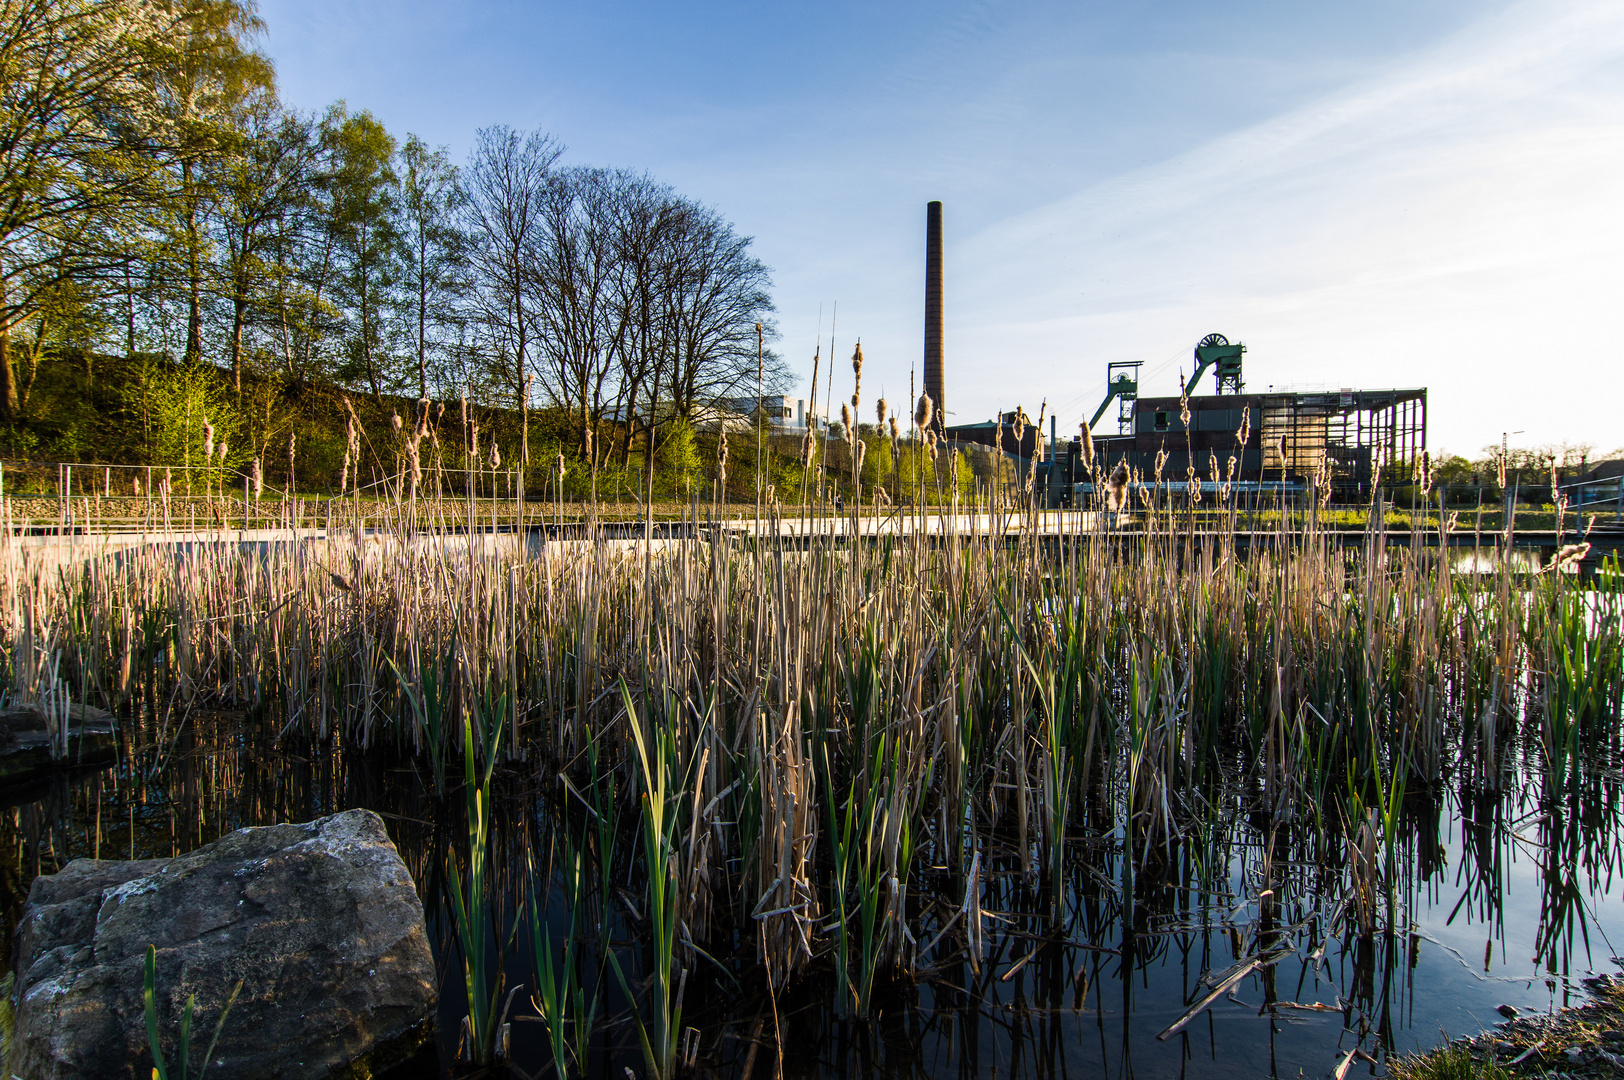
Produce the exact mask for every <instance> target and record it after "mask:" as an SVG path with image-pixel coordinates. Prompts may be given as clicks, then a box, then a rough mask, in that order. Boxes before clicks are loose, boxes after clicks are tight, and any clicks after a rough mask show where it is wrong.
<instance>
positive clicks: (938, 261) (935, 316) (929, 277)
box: [925, 202, 947, 434]
mask: <svg viewBox="0 0 1624 1080" xmlns="http://www.w3.org/2000/svg"><path fill="white" fill-rule="evenodd" d="M946 382H947V378H946V372H944V371H943V370H942V204H941V203H940V202H930V203H926V204H925V393H927V394H929V395H930V398H931V400H932V401H933V402H935V403H936V410H935V419H934V420H932V421H931V425H932V426H933V427H934V428H935V429H936V431H937V433H938V434H940V433H941V432H942V430H943V429H944V428H945V427H946V426H947V398H946V389H947V388H946V385H945V384H946Z"/></svg>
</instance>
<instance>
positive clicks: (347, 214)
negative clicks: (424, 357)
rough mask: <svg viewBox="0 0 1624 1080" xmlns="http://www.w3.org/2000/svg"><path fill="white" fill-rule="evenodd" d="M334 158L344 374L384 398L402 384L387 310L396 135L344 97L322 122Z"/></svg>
mask: <svg viewBox="0 0 1624 1080" xmlns="http://www.w3.org/2000/svg"><path fill="white" fill-rule="evenodd" d="M321 139H322V145H323V148H324V149H325V151H326V153H327V156H328V170H329V171H328V175H327V178H326V179H327V184H328V190H329V201H328V203H327V206H326V212H327V214H328V215H329V216H330V218H331V221H330V225H329V228H330V231H331V236H332V238H333V241H334V253H333V254H334V265H335V267H336V269H337V273H336V276H335V277H334V284H335V286H336V290H335V295H334V302H335V303H336V304H337V305H339V306H340V307H342V308H343V309H344V311H345V314H346V315H347V319H348V326H347V328H346V329H347V330H348V334H347V335H346V340H345V342H344V359H343V362H342V363H341V364H340V365H339V367H338V371H337V374H338V377H339V378H340V379H345V380H357V379H359V380H362V381H364V382H365V383H366V385H367V387H368V389H370V390H371V391H372V397H373V399H374V400H376V401H382V400H383V391H384V387H385V386H389V387H390V388H391V389H392V388H393V387H394V385H395V381H394V379H393V374H394V373H393V372H391V371H389V370H388V359H387V356H386V355H385V341H384V331H385V322H384V315H385V311H386V310H387V305H388V302H389V291H390V290H391V289H392V288H393V287H394V285H395V284H396V281H397V278H398V276H399V272H400V257H401V250H400V235H399V233H398V232H396V230H395V223H396V216H395V214H396V211H395V206H396V202H397V187H398V184H397V180H396V177H395V171H394V156H395V140H394V138H393V136H391V135H390V134H389V132H387V131H386V130H384V126H383V125H382V124H381V123H379V122H378V121H377V120H376V119H375V118H374V117H373V116H372V114H370V113H367V112H359V113H356V114H355V115H353V116H352V115H350V114H349V112H348V111H347V110H346V109H345V107H344V105H343V103H342V102H341V103H339V104H338V105H335V106H333V107H332V108H331V109H329V110H328V112H327V116H326V117H324V118H323V120H322V124H321Z"/></svg>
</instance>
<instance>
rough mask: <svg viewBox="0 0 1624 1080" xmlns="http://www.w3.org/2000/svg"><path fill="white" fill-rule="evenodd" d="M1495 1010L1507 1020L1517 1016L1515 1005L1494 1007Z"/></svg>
mask: <svg viewBox="0 0 1624 1080" xmlns="http://www.w3.org/2000/svg"><path fill="white" fill-rule="evenodd" d="M1495 1012H1497V1013H1499V1014H1500V1015H1501V1016H1503V1017H1505V1018H1506V1019H1507V1020H1515V1019H1517V1016H1518V1013H1517V1007H1516V1006H1515V1005H1502V1006H1500V1007H1499V1008H1498V1009H1496V1010H1495Z"/></svg>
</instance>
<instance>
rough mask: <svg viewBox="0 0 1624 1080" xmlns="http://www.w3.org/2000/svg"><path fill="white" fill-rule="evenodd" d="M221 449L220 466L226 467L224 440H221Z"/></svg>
mask: <svg viewBox="0 0 1624 1080" xmlns="http://www.w3.org/2000/svg"><path fill="white" fill-rule="evenodd" d="M219 449H220V464H222V465H224V464H225V463H226V441H225V440H224V439H221V440H220V447H219Z"/></svg>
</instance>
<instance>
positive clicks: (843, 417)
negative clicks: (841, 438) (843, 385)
mask: <svg viewBox="0 0 1624 1080" xmlns="http://www.w3.org/2000/svg"><path fill="white" fill-rule="evenodd" d="M854 398H855V395H854ZM840 426H841V428H843V429H844V430H845V432H846V441H847V442H851V440H852V431H851V406H850V405H847V404H846V403H845V402H844V401H842V402H841V403H840Z"/></svg>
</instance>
